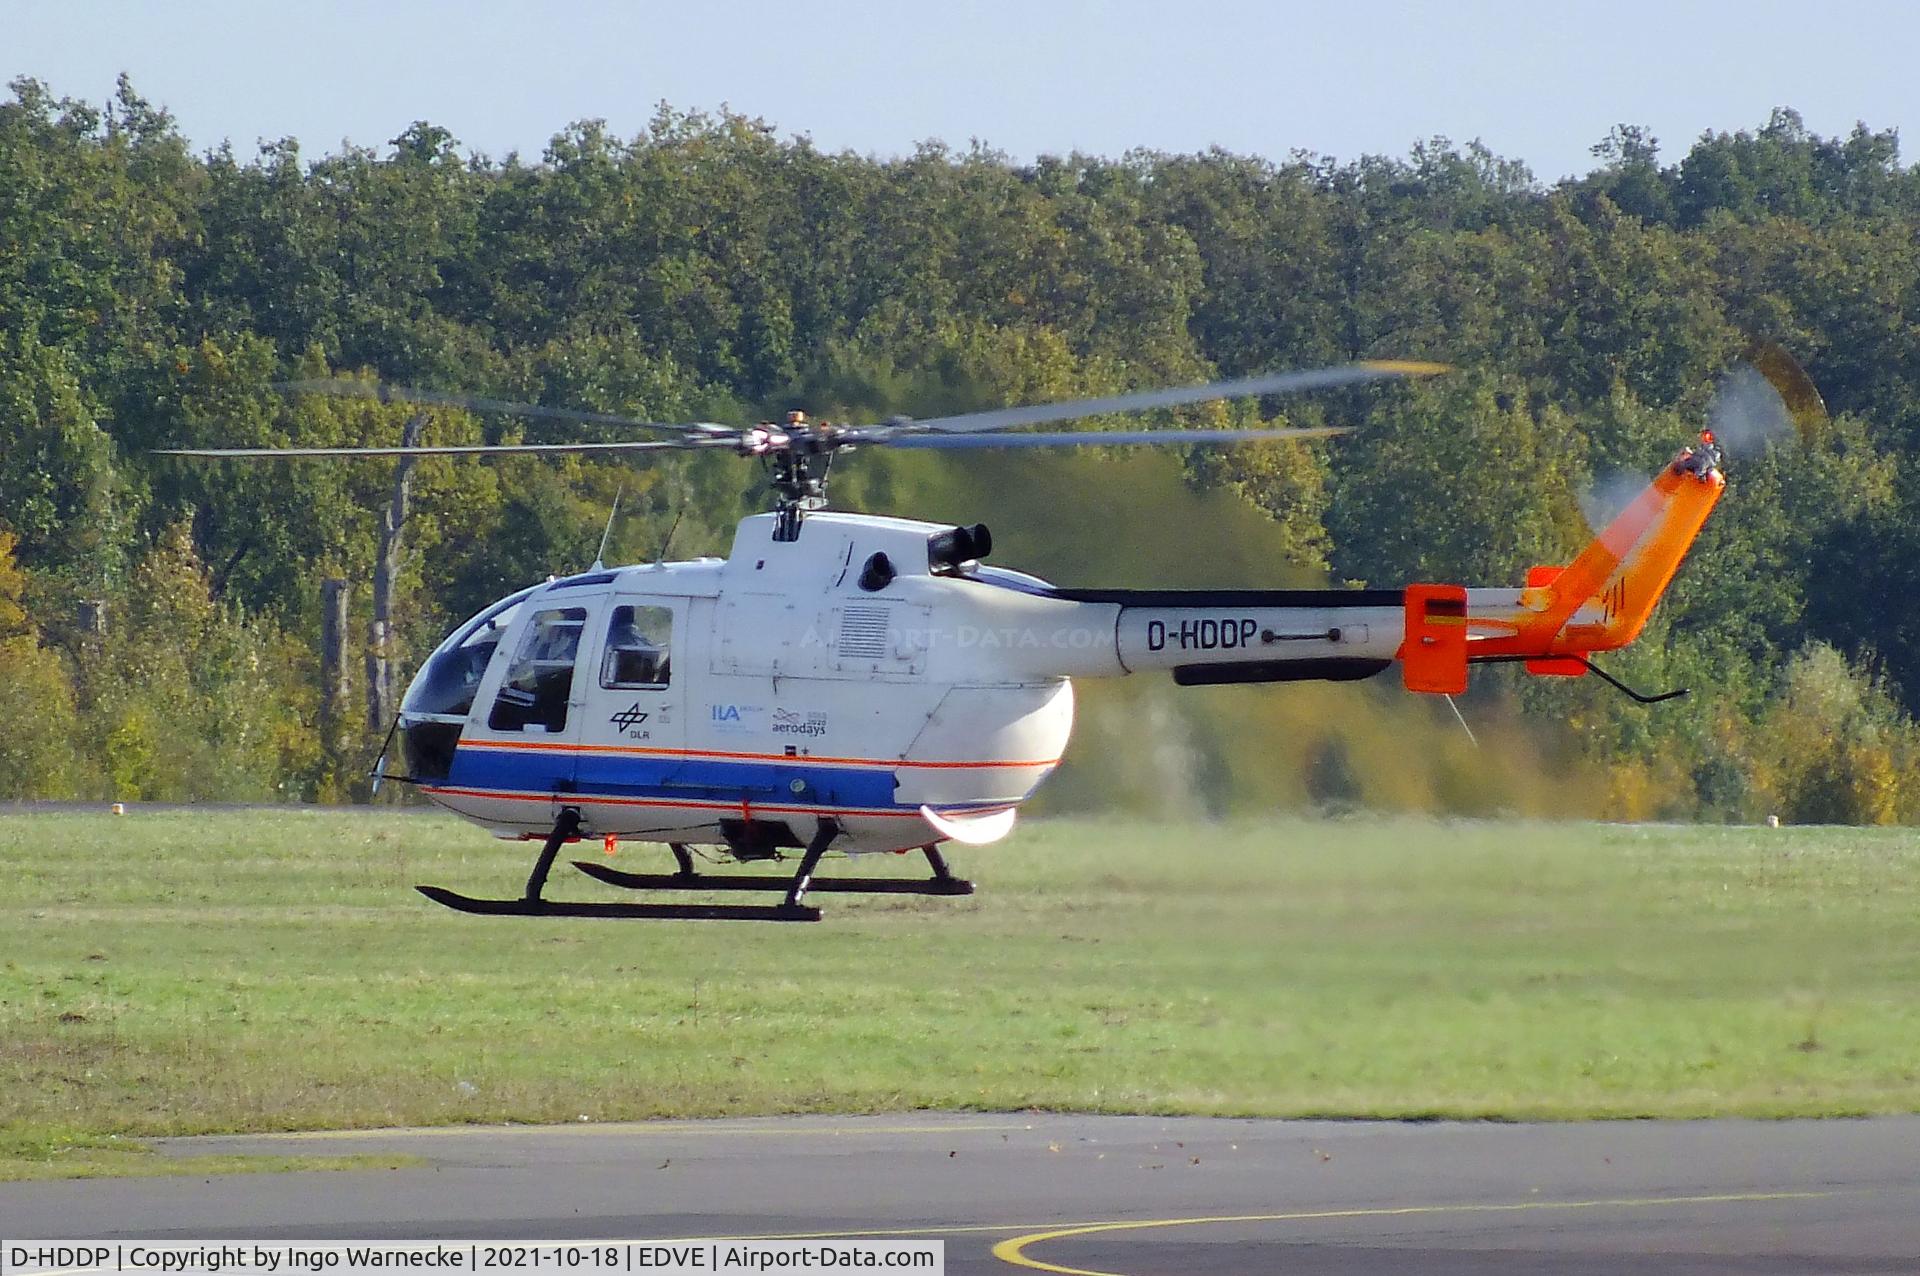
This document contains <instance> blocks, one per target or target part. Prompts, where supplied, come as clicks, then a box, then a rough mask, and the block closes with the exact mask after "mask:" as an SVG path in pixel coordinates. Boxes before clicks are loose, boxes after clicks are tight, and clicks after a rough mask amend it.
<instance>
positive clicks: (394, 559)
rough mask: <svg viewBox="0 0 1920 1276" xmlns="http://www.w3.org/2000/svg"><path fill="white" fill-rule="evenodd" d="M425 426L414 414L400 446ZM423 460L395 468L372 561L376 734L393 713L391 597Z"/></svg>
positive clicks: (370, 679)
mask: <svg viewBox="0 0 1920 1276" xmlns="http://www.w3.org/2000/svg"><path fill="white" fill-rule="evenodd" d="M426 424H427V418H426V414H425V413H416V414H415V415H414V416H413V417H411V418H410V419H409V420H408V421H407V424H406V428H405V429H404V430H403V431H402V432H401V435H400V445H401V446H402V447H418V446H420V434H421V431H422V430H423V429H424V428H425V426H426ZM419 460H420V458H419V457H417V456H403V457H401V458H400V460H399V464H398V465H397V466H396V468H395V469H394V473H393V499H392V500H390V501H388V502H387V511H386V513H385V514H384V515H382V516H381V519H380V552H379V554H378V555H377V556H376V557H375V558H374V560H373V623H372V624H371V625H370V626H369V627H368V629H367V733H368V734H369V735H373V736H379V735H382V734H384V733H385V731H386V729H387V724H388V723H389V722H391V721H392V720H393V715H394V709H395V703H394V702H395V699H396V697H395V694H394V685H393V684H394V676H393V674H394V652H393V599H394V592H395V588H396V582H397V580H398V578H399V576H400V564H401V539H402V537H403V536H404V535H405V533H406V529H407V514H408V509H409V506H410V505H411V503H412V499H413V470H414V466H415V465H416V464H418V463H419Z"/></svg>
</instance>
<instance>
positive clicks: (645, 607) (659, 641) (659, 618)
mask: <svg viewBox="0 0 1920 1276" xmlns="http://www.w3.org/2000/svg"><path fill="white" fill-rule="evenodd" d="M596 623H597V629H596V631H595V632H594V634H593V635H592V636H591V640H590V641H589V643H588V647H587V651H588V661H589V662H590V667H589V668H586V669H583V670H582V675H581V676H582V681H583V684H584V685H585V687H586V691H585V692H584V699H585V700H586V702H587V703H586V710H585V712H584V713H583V714H582V715H581V719H582V720H581V724H580V740H579V746H578V748H577V749H576V750H575V758H576V762H577V766H578V769H577V771H576V772H575V776H574V779H575V781H576V783H577V785H578V789H579V793H580V796H581V801H582V804H583V805H582V809H583V810H584V811H586V812H587V813H588V814H589V816H591V815H593V814H594V807H595V806H596V805H597V806H601V807H606V808H609V809H607V810H606V811H604V812H603V814H604V815H605V816H606V817H607V818H605V819H603V820H600V821H599V822H598V823H599V824H600V825H601V826H603V827H606V828H619V829H635V828H648V827H652V826H653V825H654V824H655V823H656V822H657V821H656V820H655V818H654V817H655V816H658V817H659V818H661V819H664V818H667V815H668V810H667V807H666V805H665V804H667V803H670V802H671V801H672V800H673V799H674V798H675V797H676V796H677V797H685V796H686V794H685V793H684V791H683V786H682V785H681V783H680V782H679V781H680V772H681V771H682V770H683V768H684V766H685V764H686V756H685V754H684V752H683V748H684V745H685V742H686V714H685V711H684V710H685V697H686V678H685V676H683V675H684V672H685V670H686V669H687V667H688V666H687V665H686V662H685V661H684V660H678V659H676V652H681V651H684V650H685V647H684V642H685V635H686V628H687V600H686V599H684V598H673V597H664V596H660V595H652V594H628V593H620V594H615V595H613V596H612V597H611V598H609V599H607V600H606V607H605V611H604V614H603V615H602V616H601V617H600V619H599V620H598V621H597V622H596ZM676 666H678V667H677V668H676ZM596 799H598V801H597V802H596ZM615 808H620V811H619V814H620V816H621V818H618V819H616V818H614V816H615Z"/></svg>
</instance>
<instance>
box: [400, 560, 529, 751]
mask: <svg viewBox="0 0 1920 1276" xmlns="http://www.w3.org/2000/svg"><path fill="white" fill-rule="evenodd" d="M534 588H538V586H535V587H534ZM532 592H533V589H523V590H521V591H520V592H519V593H517V594H515V595H513V596H512V597H511V598H504V599H502V600H500V601H499V602H497V603H495V604H494V605H493V606H491V607H489V608H487V609H486V610H485V611H483V612H481V613H480V614H479V615H477V616H475V617H474V618H473V619H472V620H469V621H468V622H467V623H466V624H464V625H462V626H461V627H460V628H458V629H456V630H454V632H453V634H452V635H451V636H450V637H449V638H448V639H447V640H446V641H445V642H443V643H441V644H440V646H439V649H438V650H436V651H435V652H434V653H433V655H432V656H430V657H428V659H427V663H426V664H425V665H423V666H421V669H420V673H419V675H418V676H416V677H415V678H414V680H413V685H412V686H411V687H409V688H407V696H406V699H405V700H404V701H402V702H401V705H400V710H401V712H402V713H407V714H413V715H422V714H433V715H438V716H448V717H461V718H464V717H466V716H467V714H469V713H471V712H472V711H473V698H474V696H475V694H476V693H478V691H479V690H480V679H481V678H483V677H485V676H486V672H487V665H488V664H489V663H490V662H491V661H492V660H493V653H494V650H495V649H496V648H497V647H499V645H500V638H501V635H503V634H504V633H506V631H507V629H508V628H509V627H510V626H511V625H512V624H513V622H514V619H515V618H516V617H517V616H519V614H520V604H522V603H523V602H525V601H526V599H527V595H529V594H531V593H532Z"/></svg>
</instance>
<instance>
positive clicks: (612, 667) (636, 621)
mask: <svg viewBox="0 0 1920 1276" xmlns="http://www.w3.org/2000/svg"><path fill="white" fill-rule="evenodd" d="M672 640H673V610H672V608H669V607H648V606H644V605H627V604H622V605H621V606H618V607H615V608H614V609H613V615H612V617H611V618H610V619H609V620H608V622H607V654H606V657H605V658H604V659H603V660H602V661H601V664H600V685H601V686H603V687H607V688H612V689H618V690H623V691H624V690H633V689H636V688H657V687H664V686H666V685H667V684H668V682H669V681H671V679H672V677H673V670H672V661H671V656H670V647H671V644H672Z"/></svg>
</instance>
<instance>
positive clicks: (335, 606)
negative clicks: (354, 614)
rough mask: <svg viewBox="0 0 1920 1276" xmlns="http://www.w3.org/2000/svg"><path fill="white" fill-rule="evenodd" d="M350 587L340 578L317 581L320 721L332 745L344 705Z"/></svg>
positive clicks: (343, 712) (336, 734)
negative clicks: (318, 586)
mask: <svg viewBox="0 0 1920 1276" xmlns="http://www.w3.org/2000/svg"><path fill="white" fill-rule="evenodd" d="M351 595H352V587H351V586H349V585H348V584H347V582H346V581H344V580H340V579H339V578H337V577H335V578H330V579H327V580H323V581H321V582H320V721H321V731H322V738H323V739H325V740H326V741H327V742H328V743H329V745H331V744H332V743H333V742H334V741H335V740H336V739H337V738H338V737H339V734H340V729H341V727H342V726H343V725H344V724H343V721H342V719H343V717H344V715H345V711H346V707H347V694H348V690H349V688H348V684H347V603H348V601H349V599H350V598H351Z"/></svg>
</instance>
